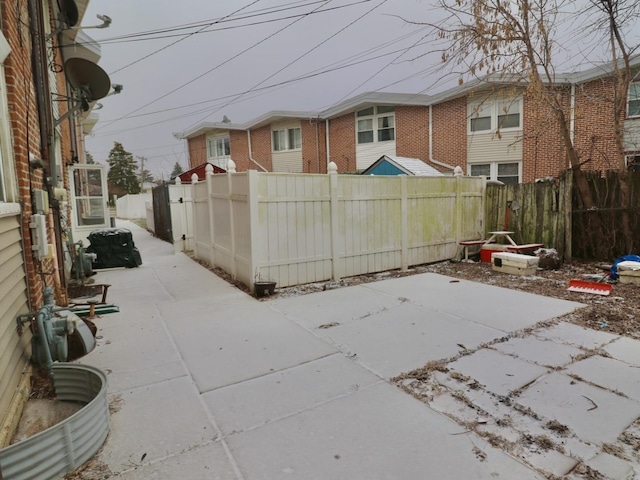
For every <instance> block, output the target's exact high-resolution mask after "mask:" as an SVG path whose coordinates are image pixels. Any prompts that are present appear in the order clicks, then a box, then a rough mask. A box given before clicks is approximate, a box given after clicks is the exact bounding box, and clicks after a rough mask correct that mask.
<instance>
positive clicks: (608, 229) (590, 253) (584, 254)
mask: <svg viewBox="0 0 640 480" xmlns="http://www.w3.org/2000/svg"><path fill="white" fill-rule="evenodd" d="M588 181H589V185H590V187H591V192H592V195H593V198H594V202H595V204H596V208H594V209H590V210H587V209H585V208H584V207H582V205H581V204H580V201H579V199H578V197H577V194H576V193H575V192H574V200H573V228H572V237H573V252H574V256H575V257H577V258H595V259H598V260H603V261H609V262H610V261H612V260H614V259H616V258H618V257H620V256H621V255H625V254H630V253H633V254H636V255H637V254H639V253H640V172H629V175H628V183H629V193H630V199H629V200H630V201H629V207H628V208H627V209H623V208H621V203H622V202H621V199H620V176H619V174H618V172H615V171H612V172H606V173H605V174H601V173H600V172H588ZM625 211H626V212H627V214H628V215H629V224H630V226H631V230H632V240H633V246H632V249H631V251H628V250H627V247H626V245H625V239H624V238H623V236H622V228H621V225H622V215H623V212H625ZM596 217H597V219H598V220H597V222H595V223H594V219H595V218H596ZM596 225H598V227H596Z"/></svg>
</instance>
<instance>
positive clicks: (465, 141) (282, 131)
mask: <svg viewBox="0 0 640 480" xmlns="http://www.w3.org/2000/svg"><path fill="white" fill-rule="evenodd" d="M632 68H634V73H635V74H636V75H635V77H634V78H636V79H637V77H638V72H640V56H636V57H635V58H634V59H633V60H632ZM555 87H556V88H557V89H558V91H559V92H560V95H562V100H563V102H564V105H565V108H566V113H567V117H568V118H569V119H570V127H571V132H572V136H573V139H574V144H575V147H576V149H577V151H578V153H579V155H580V158H581V159H582V161H583V165H584V168H585V169H592V170H609V169H615V168H617V158H616V149H615V138H614V129H613V110H612V102H611V98H612V92H613V76H612V71H611V68H610V67H606V66H605V67H594V68H591V69H588V70H584V71H581V72H578V73H575V74H567V75H560V76H558V78H557V83H556V85H555ZM498 125H500V128H498ZM554 127H557V124H556V119H555V118H554V116H553V114H552V112H550V111H549V110H548V109H546V108H545V107H544V106H543V105H540V104H539V103H537V102H536V101H535V100H534V99H532V98H530V97H529V96H528V95H527V94H526V92H525V91H524V89H523V88H522V87H518V86H517V85H509V84H504V83H502V84H496V83H492V82H489V81H486V80H476V81H473V82H470V83H468V84H465V85H462V86H459V87H455V88H452V89H450V90H447V91H445V92H442V93H440V94H437V95H433V96H432V95H420V94H394V93H365V94H361V95H358V96H355V97H353V98H351V99H348V100H345V101H343V102H341V103H339V104H337V105H334V106H333V107H331V108H329V109H327V110H324V111H322V112H282V111H280V112H269V113H267V114H265V115H263V116H261V117H259V118H257V119H255V120H252V121H249V122H247V123H244V124H233V123H230V122H219V123H203V124H201V125H198V126H196V127H195V128H193V129H191V130H188V131H186V132H183V134H181V138H184V139H186V140H187V142H188V151H189V162H190V166H191V167H196V166H198V165H200V164H202V163H204V162H207V161H208V162H211V163H213V164H215V165H218V166H220V167H222V168H226V163H227V161H228V159H229V158H232V159H233V161H234V162H235V163H236V168H237V170H238V171H243V170H248V169H256V170H262V171H273V172H305V173H325V172H326V171H327V164H328V162H335V163H336V165H337V166H338V172H340V173H354V172H361V171H363V170H365V169H366V168H367V167H369V166H370V165H371V164H372V163H373V162H375V161H376V160H377V159H378V158H380V157H381V156H382V155H392V156H401V157H410V158H418V159H421V160H423V161H424V162H426V163H428V164H429V165H431V166H433V167H435V168H436V169H438V170H439V171H441V172H445V173H450V172H452V171H453V169H454V168H455V167H456V166H460V167H461V168H462V169H463V171H464V172H466V173H467V174H468V175H484V176H486V177H488V178H490V179H494V180H501V181H503V182H505V183H517V182H521V183H528V182H532V181H534V180H536V179H540V178H547V177H555V176H558V175H559V174H560V173H562V172H563V171H565V170H566V169H567V168H568V166H569V165H568V161H567V158H566V151H565V147H564V144H563V142H562V138H561V136H560V134H559V132H558V129H557V128H554ZM625 148H626V152H627V159H628V164H629V165H630V166H631V165H636V164H638V163H640V79H637V82H636V81H634V82H633V83H632V85H631V88H630V91H629V94H628V111H627V117H626V118H625ZM327 152H328V154H327Z"/></svg>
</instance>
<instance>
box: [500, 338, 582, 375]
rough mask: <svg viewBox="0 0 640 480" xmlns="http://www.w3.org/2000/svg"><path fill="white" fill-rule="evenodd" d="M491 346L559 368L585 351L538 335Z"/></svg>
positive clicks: (543, 364)
mask: <svg viewBox="0 0 640 480" xmlns="http://www.w3.org/2000/svg"><path fill="white" fill-rule="evenodd" d="M491 348H493V349H495V350H497V351H499V352H500V353H503V354H506V355H513V356H515V357H517V358H520V359H521V360H525V361H527V362H531V363H535V364H537V365H541V366H543V367H551V368H558V367H562V366H565V365H568V364H569V363H571V362H572V361H573V359H574V358H575V357H577V356H578V355H580V354H582V353H584V352H583V351H582V350H580V349H579V348H576V347H573V346H571V345H564V344H561V343H556V342H552V341H550V340H542V339H539V338H536V337H532V336H529V337H524V338H519V337H514V338H510V339H509V340H508V341H506V342H501V343H496V344H494V345H492V346H491Z"/></svg>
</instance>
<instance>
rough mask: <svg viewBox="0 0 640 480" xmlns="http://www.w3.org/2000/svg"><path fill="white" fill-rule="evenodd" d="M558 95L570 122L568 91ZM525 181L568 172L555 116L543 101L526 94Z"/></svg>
mask: <svg viewBox="0 0 640 480" xmlns="http://www.w3.org/2000/svg"><path fill="white" fill-rule="evenodd" d="M558 95H559V96H560V97H561V102H562V105H563V109H564V111H565V115H566V116H567V117H566V118H567V121H568V119H569V116H568V115H569V108H570V95H569V90H568V89H564V90H559V91H558ZM522 111H523V122H522V125H523V134H522V181H523V183H530V182H533V181H535V179H537V178H544V177H550V176H551V177H555V176H559V175H560V174H561V173H562V172H563V171H565V170H566V169H567V154H566V149H565V146H564V141H563V139H562V136H561V134H560V126H559V122H558V119H557V115H556V113H555V112H554V111H553V110H552V109H551V108H550V107H549V106H548V105H547V104H546V103H545V102H544V101H543V100H541V99H538V98H534V97H532V96H531V95H527V94H526V93H525V95H524V97H523V108H522Z"/></svg>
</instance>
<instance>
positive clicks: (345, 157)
mask: <svg viewBox="0 0 640 480" xmlns="http://www.w3.org/2000/svg"><path fill="white" fill-rule="evenodd" d="M329 136H330V138H329V151H330V154H329V160H330V161H332V162H334V163H335V164H336V165H337V166H338V173H345V172H355V171H356V127H355V116H354V114H353V113H347V114H345V115H342V116H341V117H337V118H334V119H331V120H329Z"/></svg>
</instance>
